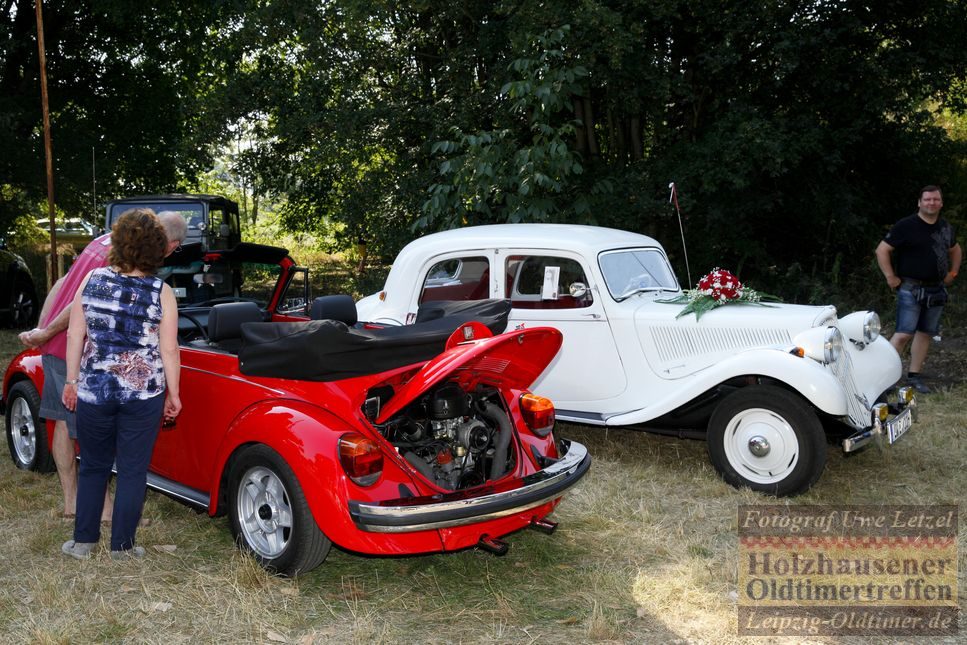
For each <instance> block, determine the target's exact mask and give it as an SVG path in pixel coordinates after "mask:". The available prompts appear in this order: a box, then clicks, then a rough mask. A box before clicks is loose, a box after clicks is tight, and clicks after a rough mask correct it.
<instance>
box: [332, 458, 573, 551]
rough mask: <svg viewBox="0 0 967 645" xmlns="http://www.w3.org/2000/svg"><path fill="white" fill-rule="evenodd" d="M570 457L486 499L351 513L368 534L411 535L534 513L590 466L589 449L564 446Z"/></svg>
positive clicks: (358, 505) (352, 506)
mask: <svg viewBox="0 0 967 645" xmlns="http://www.w3.org/2000/svg"><path fill="white" fill-rule="evenodd" d="M562 443H563V444H564V445H565V447H566V448H567V453H566V454H565V455H564V456H563V457H561V458H560V459H559V460H558V461H556V462H554V463H553V464H551V465H550V466H548V467H547V468H545V469H544V470H541V471H539V472H536V473H534V474H532V475H528V476H527V477H524V479H523V486H521V487H520V488H515V489H513V490H509V491H504V492H501V493H493V494H491V495H484V496H481V497H470V498H463V497H460V498H459V499H449V500H448V499H447V498H448V497H457V495H441V496H440V497H441V498H442V501H439V502H433V503H430V504H422V505H419V506H383V505H379V504H370V503H363V502H358V501H350V502H349V514H350V516H351V517H352V519H353V522H355V523H356V525H357V526H358V527H359V528H360V529H361V530H363V531H369V532H372V533H409V532H412V531H426V530H430V529H440V528H446V527H451V526H464V525H466V524H475V523H478V522H484V521H486V520H490V519H495V518H499V517H506V516H507V515H513V514H515V513H521V512H523V511H526V510H529V509H531V508H535V507H537V506H540V505H541V504H544V503H546V502H549V501H551V500H553V499H556V498H558V497H561V495H563V494H564V491H565V490H567V489H568V488H570V487H571V486H573V485H574V484H576V483H577V482H578V480H580V479H581V478H582V477H583V476H584V475H585V473H587V471H588V468H589V467H590V466H591V457H590V455H588V450H587V448H585V447H584V446H583V445H582V444H580V443H577V442H576V441H572V442H567V441H563V442H562Z"/></svg>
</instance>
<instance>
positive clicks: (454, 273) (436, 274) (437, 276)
mask: <svg viewBox="0 0 967 645" xmlns="http://www.w3.org/2000/svg"><path fill="white" fill-rule="evenodd" d="M489 297H490V261H489V260H488V259H487V258H486V257H483V256H471V257H465V258H448V259H446V260H442V261H440V262H437V263H435V264H433V265H432V266H431V267H430V270H429V271H427V272H426V277H425V278H424V279H423V288H422V290H421V291H420V301H419V302H420V304H423V303H424V302H430V301H431V300H486V299H487V298H489Z"/></svg>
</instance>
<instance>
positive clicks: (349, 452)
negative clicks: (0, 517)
mask: <svg viewBox="0 0 967 645" xmlns="http://www.w3.org/2000/svg"><path fill="white" fill-rule="evenodd" d="M339 463H341V464H342V468H343V470H345V471H346V474H347V475H349V478H350V479H351V480H353V481H354V482H355V483H357V484H359V485H360V486H369V485H371V484H375V483H376V480H378V479H379V476H380V474H382V472H383V452H382V451H381V450H380V449H379V446H378V445H377V444H376V442H375V441H373V440H372V439H369V438H368V437H364V436H363V435H361V434H357V433H355V432H350V433H349V434H344V435H343V436H342V437H340V438H339Z"/></svg>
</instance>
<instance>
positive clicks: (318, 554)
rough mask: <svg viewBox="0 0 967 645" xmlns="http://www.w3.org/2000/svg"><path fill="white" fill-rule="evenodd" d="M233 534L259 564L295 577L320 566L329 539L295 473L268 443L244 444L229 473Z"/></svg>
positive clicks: (330, 544) (328, 545) (328, 544)
mask: <svg viewBox="0 0 967 645" xmlns="http://www.w3.org/2000/svg"><path fill="white" fill-rule="evenodd" d="M229 496H230V500H229V517H230V523H231V527H232V535H234V536H235V541H236V543H237V544H239V545H240V546H242V547H244V548H246V549H248V550H250V551H251V552H252V553H253V554H254V555H255V557H256V559H257V560H258V561H259V564H261V565H262V566H263V567H265V568H266V569H268V570H269V571H272V572H273V573H278V574H281V575H285V576H295V575H298V574H300V573H305V572H306V571H310V570H311V569H314V568H315V567H317V566H319V564H320V563H322V561H323V560H325V559H326V555H328V553H329V548H330V547H331V546H332V543H331V542H330V541H329V539H328V538H326V536H325V535H324V534H323V532H322V531H321V530H319V527H318V526H317V525H316V522H315V519H314V518H313V517H312V512H311V511H310V510H309V504H308V503H307V502H306V498H305V495H304V494H303V492H302V487H301V486H300V485H299V480H298V479H297V478H296V476H295V473H293V472H292V469H291V468H290V467H289V465H288V464H287V463H286V462H285V460H284V459H282V457H281V456H280V455H279V454H278V453H277V452H275V451H274V450H272V449H271V448H269V447H268V446H263V445H256V446H252V447H250V448H246V449H245V451H244V452H243V453H242V454H240V455H239V456H238V458H237V459H236V460H235V462H234V464H233V465H232V469H231V471H230V474H229Z"/></svg>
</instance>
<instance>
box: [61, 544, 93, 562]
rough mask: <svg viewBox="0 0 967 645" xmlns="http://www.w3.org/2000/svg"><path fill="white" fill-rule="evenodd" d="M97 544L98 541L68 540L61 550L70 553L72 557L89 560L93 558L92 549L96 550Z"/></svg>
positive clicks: (66, 553) (65, 553)
mask: <svg viewBox="0 0 967 645" xmlns="http://www.w3.org/2000/svg"><path fill="white" fill-rule="evenodd" d="M95 546H97V542H75V541H74V540H67V541H66V542H64V546H62V547H60V550H61V552H62V553H63V554H64V555H69V556H70V557H72V558H77V559H78V560H89V559H90V558H91V551H93V550H94V547H95Z"/></svg>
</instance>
